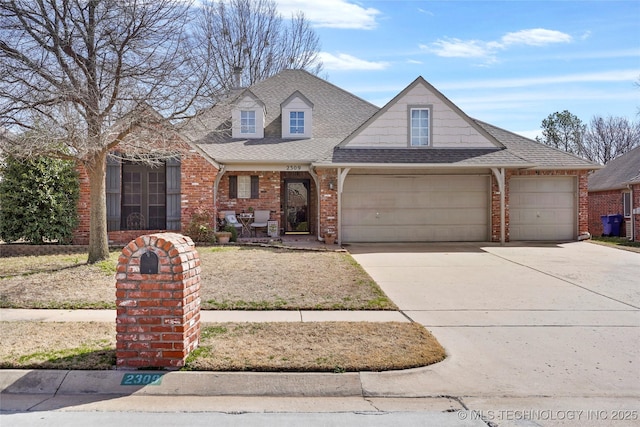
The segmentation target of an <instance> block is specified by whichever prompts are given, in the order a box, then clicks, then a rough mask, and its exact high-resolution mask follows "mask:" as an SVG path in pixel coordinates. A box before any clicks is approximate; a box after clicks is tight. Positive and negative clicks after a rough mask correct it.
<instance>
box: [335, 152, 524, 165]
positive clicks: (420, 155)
mask: <svg viewBox="0 0 640 427" xmlns="http://www.w3.org/2000/svg"><path fill="white" fill-rule="evenodd" d="M331 163H342V164H358V163H377V164H429V165H442V164H451V165H455V166H484V167H491V166H495V167H499V166H503V165H509V166H513V167H529V166H532V165H531V164H529V163H528V162H527V161H526V160H523V159H521V158H519V157H517V156H514V155H513V154H511V153H509V152H508V151H507V150H505V149H501V148H496V149H473V148H465V149H458V148H440V149H437V148H436V149H431V148H427V149H413V148H406V149H397V148H387V149H367V148H359V149H357V148H336V149H335V150H334V151H333V156H332V158H331Z"/></svg>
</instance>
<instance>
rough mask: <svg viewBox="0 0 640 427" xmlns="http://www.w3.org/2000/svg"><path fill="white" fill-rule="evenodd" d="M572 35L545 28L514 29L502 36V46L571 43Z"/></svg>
mask: <svg viewBox="0 0 640 427" xmlns="http://www.w3.org/2000/svg"><path fill="white" fill-rule="evenodd" d="M572 40H573V39H572V37H571V36H570V35H569V34H565V33H562V32H560V31H555V30H545V29H544V28H534V29H531V30H522V31H516V32H515V33H507V34H505V35H504V36H502V46H510V45H519V44H520V45H522V44H524V45H528V46H545V45H548V44H552V43H571V41H572Z"/></svg>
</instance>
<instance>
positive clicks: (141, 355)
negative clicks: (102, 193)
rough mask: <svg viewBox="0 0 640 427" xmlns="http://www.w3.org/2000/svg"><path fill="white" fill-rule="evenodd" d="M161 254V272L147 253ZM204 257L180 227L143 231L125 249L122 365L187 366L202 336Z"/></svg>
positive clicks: (120, 272)
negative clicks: (147, 267) (146, 263)
mask: <svg viewBox="0 0 640 427" xmlns="http://www.w3.org/2000/svg"><path fill="white" fill-rule="evenodd" d="M148 252H151V253H153V254H155V255H156V256H157V264H156V266H157V272H154V273H149V274H146V273H145V272H144V271H141V264H143V262H142V261H141V258H142V257H143V255H146V254H147V253H148ZM200 272H201V270H200V258H199V256H198V252H197V251H196V249H195V246H194V244H193V241H192V240H191V239H190V238H188V237H185V236H182V235H179V234H176V233H161V234H153V235H146V236H141V237H138V238H137V239H136V240H135V241H132V242H130V243H129V244H128V245H127V246H125V248H124V249H123V250H122V254H121V255H120V258H119V259H118V267H117V273H116V306H117V317H116V366H117V367H118V368H124V369H139V368H149V367H153V368H173V369H177V368H180V367H182V366H184V363H185V360H186V358H187V356H188V355H189V353H190V352H191V351H193V350H194V349H195V348H196V347H197V346H198V342H199V339H200Z"/></svg>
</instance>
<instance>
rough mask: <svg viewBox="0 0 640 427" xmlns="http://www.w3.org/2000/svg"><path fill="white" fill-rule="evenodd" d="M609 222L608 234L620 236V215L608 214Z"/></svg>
mask: <svg viewBox="0 0 640 427" xmlns="http://www.w3.org/2000/svg"><path fill="white" fill-rule="evenodd" d="M608 217H609V224H611V234H610V236H615V237H620V224H622V215H608Z"/></svg>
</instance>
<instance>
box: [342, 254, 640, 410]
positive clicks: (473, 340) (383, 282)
mask: <svg viewBox="0 0 640 427" xmlns="http://www.w3.org/2000/svg"><path fill="white" fill-rule="evenodd" d="M348 250H349V252H350V253H351V254H352V255H353V257H354V258H355V259H356V260H357V261H358V263H360V265H362V266H363V268H364V269H365V270H366V271H367V272H368V273H369V274H370V275H371V276H372V277H373V279H374V280H375V281H376V282H377V283H378V284H379V285H380V286H381V288H382V289H383V290H384V291H385V292H386V294H387V295H388V296H389V297H390V298H391V299H392V300H393V301H394V302H395V303H396V304H397V305H398V307H399V308H400V310H402V311H403V312H404V313H405V314H406V315H407V316H408V317H409V318H411V319H413V320H414V321H416V322H419V323H421V324H423V325H424V326H425V327H426V328H427V329H429V330H430V331H431V332H432V333H433V334H434V335H435V337H436V338H437V339H438V340H439V341H440V343H441V344H442V345H443V346H444V347H445V349H446V350H447V353H448V358H447V359H446V360H445V361H444V362H442V363H439V364H436V365H434V366H431V367H426V368H421V369H417V370H414V371H412V372H411V373H410V374H408V373H388V375H390V376H393V378H394V381H388V386H385V384H386V382H385V381H384V375H377V376H374V375H371V376H367V374H363V384H364V387H365V388H367V385H369V386H370V388H371V389H372V390H374V389H375V390H376V391H377V392H384V393H387V394H388V395H393V394H398V395H400V394H403V395H406V394H407V391H411V393H412V394H413V395H415V396H433V395H454V396H479V397H491V396H503V397H504V396H512V397H530V396H547V397H551V396H561V397H564V398H588V397H598V398H614V399H615V398H626V399H629V398H631V401H633V400H634V399H637V398H639V397H640V254H638V253H632V252H626V251H622V250H617V249H612V248H607V247H603V246H599V245H595V244H592V243H588V242H574V243H565V244H545V243H543V244H509V245H506V246H499V245H494V244H469V243H463V244H352V245H350V246H348ZM636 409H638V408H636Z"/></svg>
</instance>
